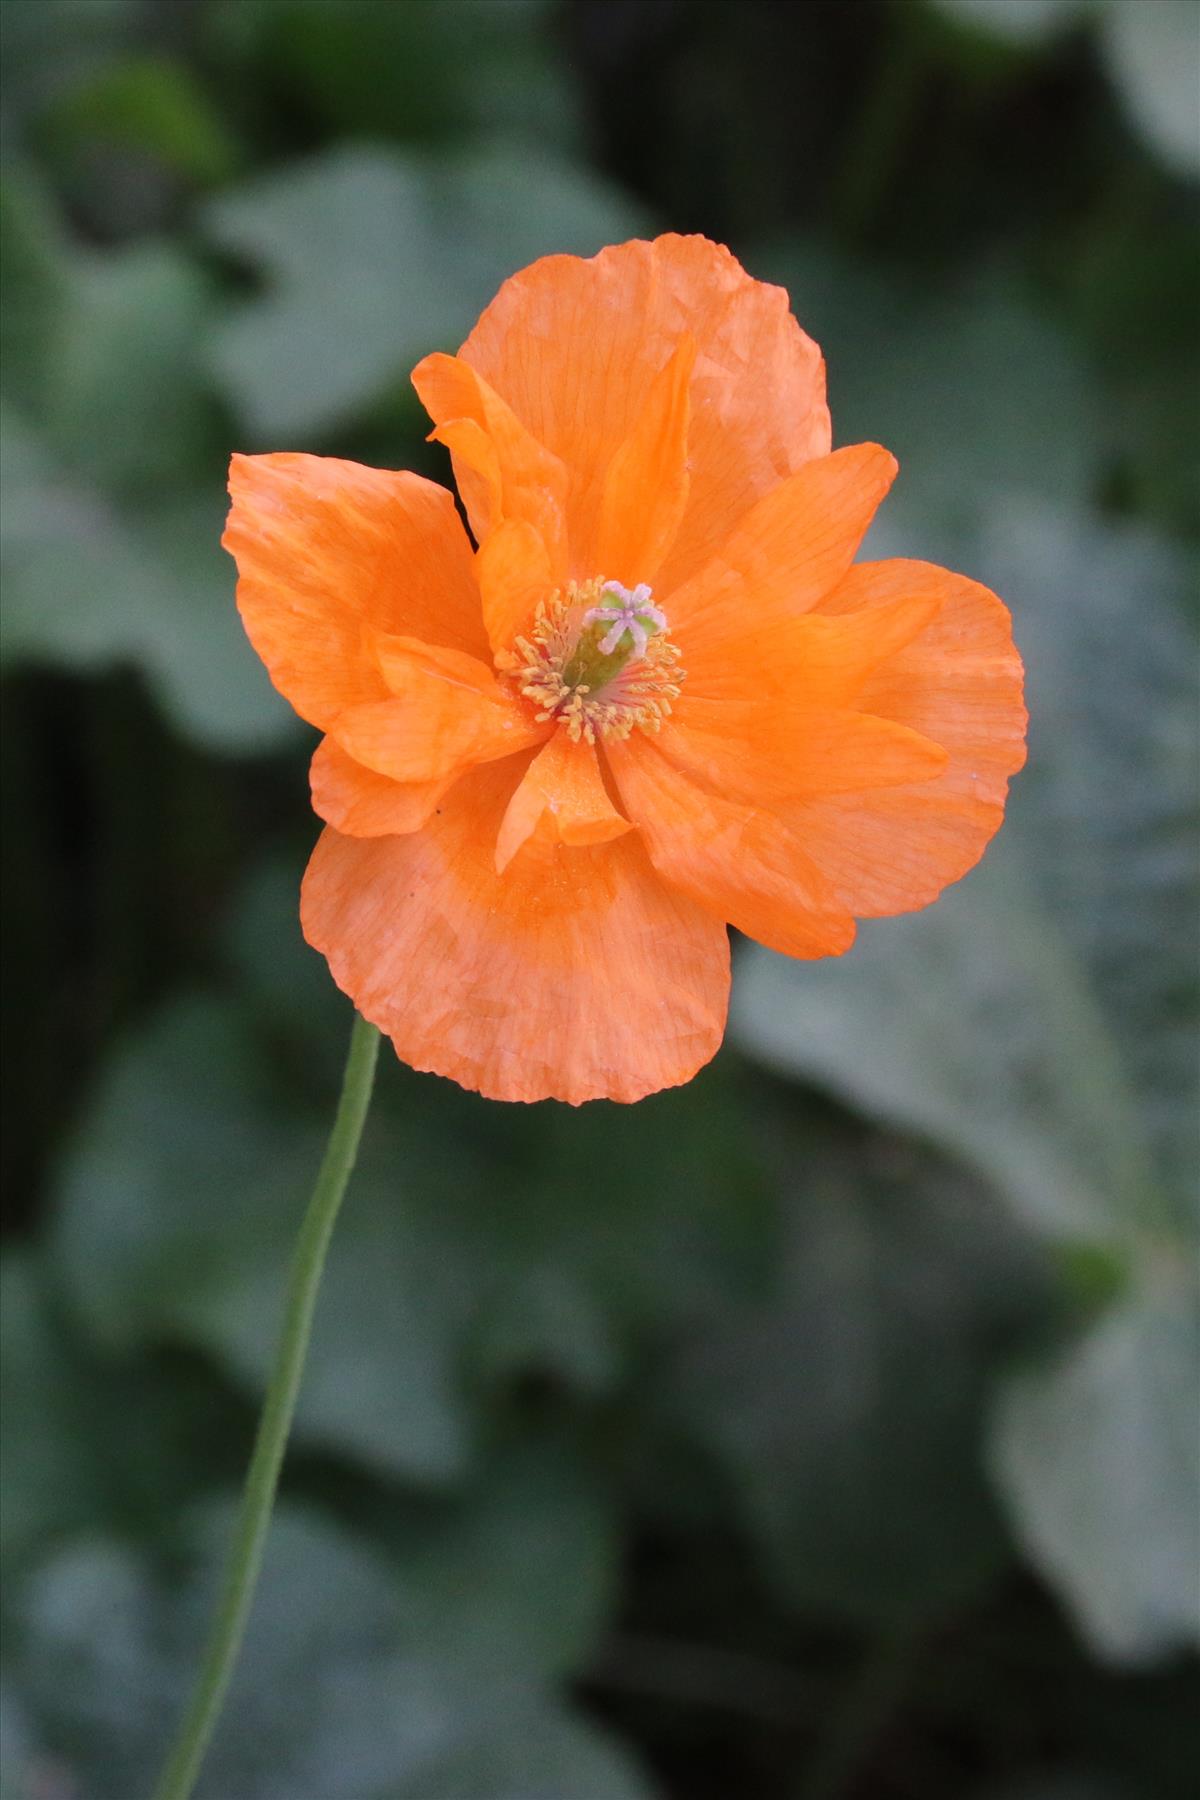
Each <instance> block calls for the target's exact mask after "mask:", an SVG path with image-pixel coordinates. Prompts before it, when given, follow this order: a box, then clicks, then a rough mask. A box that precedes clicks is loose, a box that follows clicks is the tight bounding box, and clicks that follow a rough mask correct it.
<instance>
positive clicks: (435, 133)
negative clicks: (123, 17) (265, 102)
mask: <svg viewBox="0 0 1200 1800" xmlns="http://www.w3.org/2000/svg"><path fill="white" fill-rule="evenodd" d="M550 17H551V6H550V4H548V0H405V3H404V5H403V6H380V5H378V4H377V3H376V0H332V3H331V0H232V5H231V4H230V3H229V0H225V4H224V5H223V6H218V7H216V8H210V17H209V19H208V20H207V21H206V24H207V29H208V32H209V35H210V37H211V38H212V39H213V40H214V41H216V42H218V43H223V44H225V45H231V44H234V43H236V45H237V47H238V50H239V52H240V57H241V59H242V60H243V61H245V60H247V59H248V58H249V57H251V56H252V57H253V59H254V61H255V63H256V64H257V65H259V66H260V67H262V68H264V69H269V70H270V72H271V74H272V76H273V77H274V79H275V80H276V81H282V82H283V83H284V84H285V85H286V87H287V88H288V90H289V93H290V94H291V95H293V96H295V97H296V98H297V99H298V100H299V101H300V102H301V103H302V104H304V105H305V106H306V107H308V108H310V109H312V110H313V111H315V112H316V113H317V114H318V115H319V116H320V118H321V119H322V121H323V122H324V123H325V124H327V125H328V126H330V127H332V129H333V130H334V131H337V132H342V133H347V134H349V135H351V136H353V137H359V138H361V137H367V136H370V137H381V138H398V139H401V140H403V141H405V142H414V141H424V142H438V143H446V142H454V141H460V140H461V139H463V138H464V137H468V136H470V135H471V134H472V133H473V132H477V131H479V130H480V129H485V130H489V129H490V130H493V131H495V130H502V131H504V132H506V133H507V132H513V133H518V134H521V133H523V134H525V135H527V136H528V137H530V138H531V139H536V140H537V141H538V142H540V143H546V142H554V143H562V142H564V141H569V140H572V139H575V138H578V137H580V136H581V123H582V122H581V119H580V118H579V116H578V115H579V113H580V110H581V107H580V101H579V99H578V97H577V96H576V94H575V93H574V91H573V89H572V86H571V85H570V83H569V80H568V70H567V65H566V62H565V58H564V57H563V56H562V54H561V53H560V52H559V51H558V47H557V44H556V43H555V41H554V38H553V37H552V35H551V33H550V32H549V31H548V30H547V29H546V25H547V23H548V21H549V19H550Z"/></svg>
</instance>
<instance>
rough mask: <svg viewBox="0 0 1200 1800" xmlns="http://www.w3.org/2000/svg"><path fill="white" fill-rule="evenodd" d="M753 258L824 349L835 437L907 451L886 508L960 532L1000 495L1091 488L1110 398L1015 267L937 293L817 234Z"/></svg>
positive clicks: (1104, 443) (1081, 496)
mask: <svg viewBox="0 0 1200 1800" xmlns="http://www.w3.org/2000/svg"><path fill="white" fill-rule="evenodd" d="M749 260H750V267H751V268H752V269H753V271H754V273H755V274H756V275H758V276H760V277H762V278H764V279H769V280H773V281H778V282H781V283H782V284H783V285H784V286H785V287H786V288H787V290H788V293H789V295H790V297H791V302H792V310H793V311H794V313H795V314H796V316H797V318H798V319H799V320H800V323H801V324H802V325H803V326H804V329H805V330H806V331H808V332H809V333H810V334H811V335H812V336H813V337H814V338H815V339H816V340H817V342H818V343H819V344H820V346H821V349H822V350H823V351H824V353H825V357H826V361H827V363H828V369H829V403H830V407H831V409H832V412H833V423H834V439H835V442H836V443H838V444H852V443H858V442H864V441H865V442H876V443H881V444H885V445H886V446H887V448H888V449H889V450H891V451H892V452H893V454H894V455H895V456H896V457H897V458H898V460H899V463H900V474H899V476H898V478H897V482H896V487H895V489H894V491H893V494H892V496H891V498H890V500H889V502H888V506H887V509H886V512H885V517H896V516H899V517H903V518H904V519H906V520H912V521H913V522H914V523H919V524H920V525H921V526H922V527H926V528H928V527H929V526H934V527H936V528H937V529H939V530H942V531H954V532H960V531H963V530H965V529H968V528H971V527H973V526H974V525H975V522H976V520H977V517H978V514H979V509H980V506H981V504H983V503H984V502H985V500H987V501H990V500H992V499H994V497H995V495H996V494H997V493H1000V494H1005V493H1014V494H1029V495H1034V496H1037V497H1039V498H1041V497H1044V496H1046V495H1048V494H1049V495H1053V496H1054V497H1055V499H1056V502H1057V503H1058V504H1060V505H1062V506H1064V507H1070V506H1072V505H1076V504H1078V505H1084V504H1087V503H1088V502H1089V501H1090V500H1093V499H1094V498H1095V494H1096V490H1097V488H1098V485H1099V483H1100V481H1101V479H1102V476H1103V473H1104V470H1105V467H1106V462H1107V458H1108V457H1109V455H1110V454H1111V444H1110V441H1109V428H1110V427H1109V420H1108V419H1107V417H1106V414H1105V409H1104V405H1103V402H1102V398H1101V395H1100V393H1099V391H1098V389H1097V385H1096V382H1095V380H1094V379H1093V378H1092V376H1091V373H1090V371H1089V370H1088V369H1087V367H1086V366H1085V365H1084V364H1083V363H1082V361H1081V360H1080V358H1079V356H1078V355H1077V353H1076V351H1075V349H1074V347H1073V346H1072V344H1071V343H1070V342H1069V341H1068V340H1067V339H1066V338H1065V337H1064V336H1063V335H1062V333H1061V332H1060V331H1058V330H1057V329H1056V328H1055V326H1054V325H1053V324H1052V323H1051V322H1050V321H1049V320H1047V319H1045V318H1043V317H1042V316H1041V315H1040V314H1039V313H1038V312H1036V311H1035V310H1034V308H1033V307H1032V305H1031V303H1030V300H1029V297H1028V296H1027V294H1026V293H1025V291H1024V290H1023V288H1022V286H1021V284H1020V283H1019V282H1018V281H1017V280H1016V279H1015V278H1014V277H1013V276H1012V274H1010V273H1009V272H1008V271H1006V270H1004V269H1003V268H994V269H987V268H985V269H983V270H981V271H977V272H975V273H973V274H970V275H967V276H964V277H962V278H961V279H959V280H958V281H956V282H953V283H950V284H942V285H940V286H939V287H938V289H937V290H936V291H929V290H926V289H922V288H921V287H920V286H919V285H918V284H917V283H916V282H915V281H913V280H912V279H911V278H910V277H908V276H907V275H906V274H905V273H904V272H903V271H901V270H899V269H884V268H881V267H871V266H869V265H863V264H860V263H856V262H854V261H851V260H850V259H848V258H846V257H844V256H842V255H841V254H839V253H838V252H836V251H832V250H827V249H822V248H821V247H819V246H817V245H814V244H803V243H799V244H798V243H790V244H788V243H780V244H774V245H771V244H767V245H762V246H760V247H759V248H758V249H757V250H756V251H755V252H754V253H753V255H752V256H751V258H750V259H749ZM907 554H909V555H912V554H918V555H923V554H925V552H924V551H923V550H919V549H918V550H917V551H915V552H914V551H913V550H912V549H910V550H909V551H908V552H907Z"/></svg>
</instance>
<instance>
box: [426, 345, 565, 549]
mask: <svg viewBox="0 0 1200 1800" xmlns="http://www.w3.org/2000/svg"><path fill="white" fill-rule="evenodd" d="M412 380H413V386H414V387H415V388H416V390H417V393H418V394H419V396H420V398H421V404H422V405H423V406H424V408H425V410H426V412H427V413H428V414H429V416H430V418H431V419H432V420H433V421H434V428H433V430H432V431H431V432H430V434H429V435H430V437H431V438H436V439H437V440H438V442H439V443H443V444H445V445H446V447H447V449H448V450H449V451H450V458H451V461H452V462H453V464H454V478H455V480H456V482H457V483H458V488H459V492H460V493H461V494H462V497H463V504H464V506H465V507H466V509H467V517H468V518H469V519H470V521H471V529H472V531H473V532H474V533H475V537H476V540H477V542H478V543H480V544H482V543H484V541H485V540H486V538H487V536H488V534H489V533H490V532H491V531H493V530H495V528H496V526H497V525H499V524H500V523H501V522H502V521H503V520H505V519H520V520H523V521H524V522H525V523H526V524H528V525H531V526H532V527H533V529H534V530H535V531H536V532H537V534H538V536H539V537H540V538H541V540H542V542H543V544H544V545H545V546H546V551H547V554H548V555H549V558H550V566H551V570H552V578H553V580H554V581H555V582H558V581H562V580H563V579H565V576H566V571H567V560H566V557H567V551H566V519H565V515H564V510H563V509H564V502H565V499H566V491H567V471H566V468H565V467H564V465H563V464H562V462H560V460H559V458H558V457H557V456H554V455H552V454H551V453H550V451H549V450H547V449H546V448H545V447H544V446H543V445H542V444H540V443H538V441H537V440H536V438H534V437H533V436H531V435H530V433H529V432H528V431H527V430H526V428H525V426H524V425H522V423H521V421H520V420H519V419H518V418H517V417H516V416H515V414H514V413H513V411H512V409H511V408H510V407H509V406H507V405H506V404H505V402H504V401H503V400H502V399H501V398H500V396H499V394H497V393H496V392H495V391H494V390H493V389H492V388H491V387H490V386H489V384H488V383H487V382H486V381H485V380H484V379H483V378H482V376H481V375H479V373H478V372H477V371H476V370H475V369H473V368H472V367H471V365H470V363H468V362H464V361H463V360H462V358H461V357H457V356H443V355H440V354H439V355H435V356H427V357H425V359H424V360H423V361H422V362H419V363H418V364H417V366H416V368H415V369H414V370H413V374H412Z"/></svg>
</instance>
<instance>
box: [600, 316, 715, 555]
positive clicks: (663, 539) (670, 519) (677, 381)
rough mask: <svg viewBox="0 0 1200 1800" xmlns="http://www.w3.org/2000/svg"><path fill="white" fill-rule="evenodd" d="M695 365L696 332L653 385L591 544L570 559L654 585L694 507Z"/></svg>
mask: <svg viewBox="0 0 1200 1800" xmlns="http://www.w3.org/2000/svg"><path fill="white" fill-rule="evenodd" d="M695 362H696V340H695V338H694V337H693V336H692V334H691V333H690V332H686V333H685V334H684V336H683V337H682V338H681V339H680V341H679V343H678V344H677V346H676V348H675V350H674V352H673V353H672V355H671V356H670V357H669V358H668V360H667V362H666V363H665V364H664V366H663V367H662V368H661V369H660V370H659V372H658V374H657V375H656V376H655V378H654V380H653V381H652V382H651V383H650V387H649V390H648V392H647V394H646V398H645V401H644V403H643V405H642V409H641V411H640V413H639V414H638V417H637V420H636V422H635V424H634V427H633V429H632V431H631V432H630V434H629V436H628V437H627V438H626V439H625V441H624V443H623V444H621V445H620V446H619V447H618V449H617V451H616V453H615V455H614V456H613V459H612V461H611V462H610V463H609V465H608V469H607V472H606V474H605V476H604V482H603V486H602V488H601V493H600V504H599V508H598V512H597V518H596V523H595V536H594V539H593V541H592V542H591V543H588V542H587V541H586V539H585V540H584V541H583V542H581V543H578V544H577V543H576V542H574V541H572V545H571V562H572V566H573V568H574V569H575V571H576V573H577V574H580V573H584V575H585V579H586V573H585V572H586V571H590V572H591V573H593V574H596V575H600V576H603V577H604V578H605V579H606V580H609V581H619V582H621V583H622V584H623V585H625V586H627V587H631V588H632V587H636V586H637V585H638V583H640V582H646V583H653V582H654V581H656V580H657V578H658V571H659V569H660V567H661V566H662V562H663V558H664V557H665V556H666V555H667V554H668V552H669V551H670V549H671V546H672V545H673V544H674V542H675V537H676V534H677V532H678V530H679V525H680V521H681V520H682V518H683V515H684V511H685V510H686V507H687V498H688V492H689V489H690V486H691V478H690V476H689V473H688V419H689V416H690V411H691V408H690V404H689V398H688V392H689V387H690V384H691V379H692V370H693V368H694V367H695Z"/></svg>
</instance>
